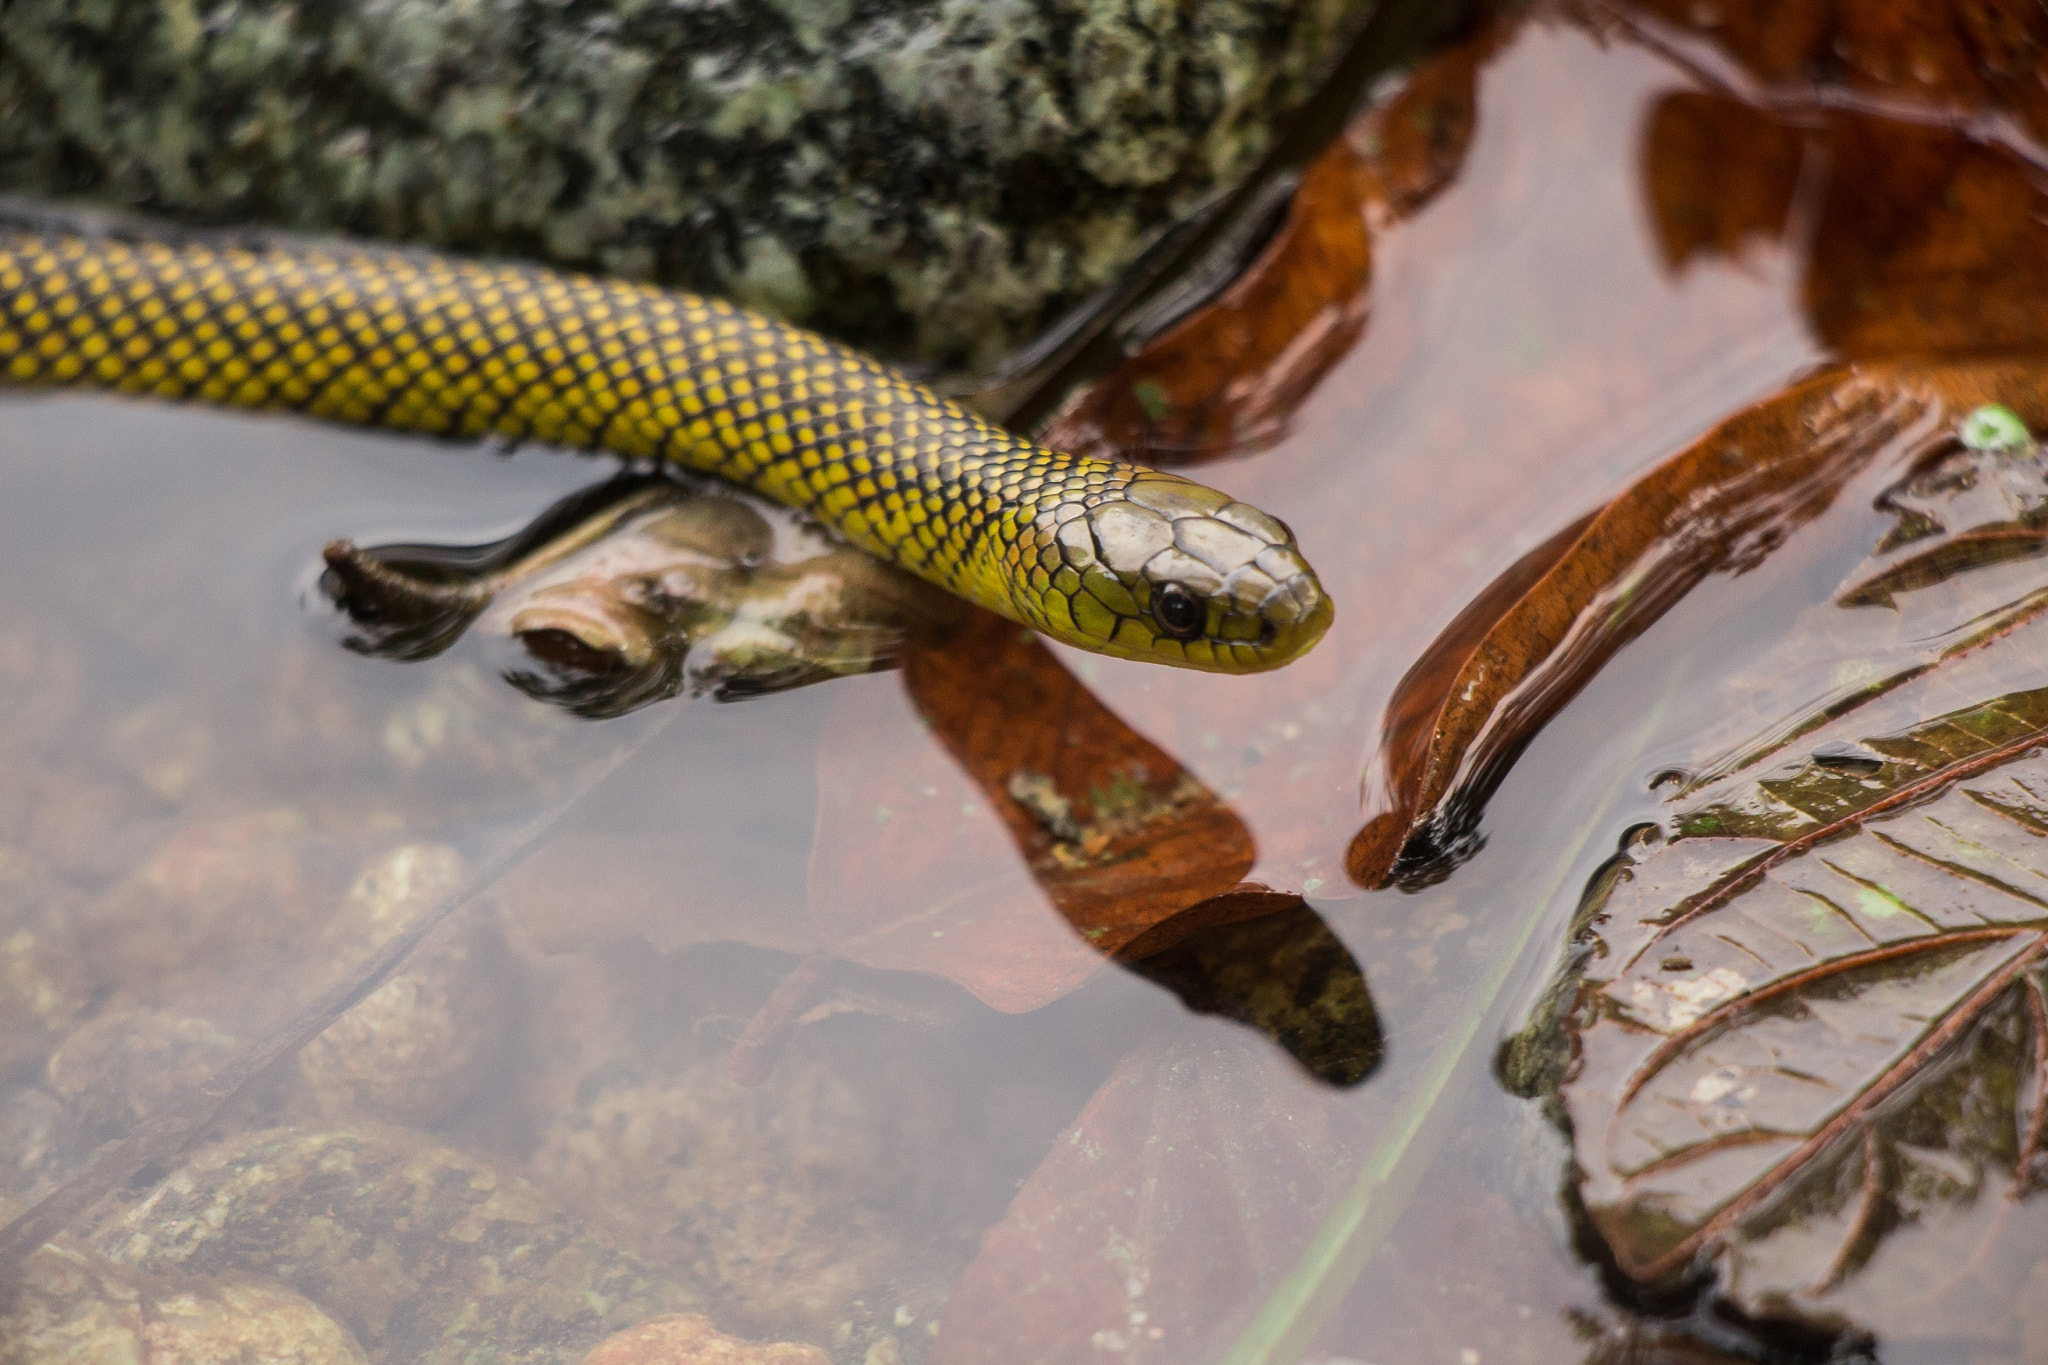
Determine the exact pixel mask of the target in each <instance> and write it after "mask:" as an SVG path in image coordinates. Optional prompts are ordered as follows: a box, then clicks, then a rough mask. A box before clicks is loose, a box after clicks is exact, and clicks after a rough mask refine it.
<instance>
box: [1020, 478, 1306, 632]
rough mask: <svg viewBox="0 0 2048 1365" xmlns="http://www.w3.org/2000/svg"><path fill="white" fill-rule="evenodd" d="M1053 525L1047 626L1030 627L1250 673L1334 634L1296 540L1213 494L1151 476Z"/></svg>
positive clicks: (1043, 595)
mask: <svg viewBox="0 0 2048 1365" xmlns="http://www.w3.org/2000/svg"><path fill="white" fill-rule="evenodd" d="M1047 520H1048V521H1049V522H1050V526H1049V527H1048V526H1047V525H1046V524H1045V523H1043V522H1042V523H1041V531H1044V530H1049V531H1050V538H1049V543H1046V544H1044V545H1043V548H1042V549H1041V550H1040V552H1039V564H1040V566H1041V567H1042V568H1043V569H1044V574H1043V575H1040V574H1033V575H1032V577H1033V579H1034V580H1038V581H1039V583H1040V584H1041V590H1040V593H1039V603H1042V604H1043V605H1042V606H1041V607H1040V612H1041V613H1042V615H1043V617H1044V618H1045V619H1043V620H1042V621H1034V622H1033V624H1035V625H1038V626H1039V627H1040V629H1042V630H1045V631H1046V632H1047V633H1049V634H1051V635H1053V636H1055V637H1056V638H1059V639H1063V640H1066V641H1068V642H1069V643H1071V644H1077V645H1080V646H1081V647H1083V648H1085V649H1092V650H1095V651H1097V652H1098V653H1102V654H1112V655H1115V656H1117V657H1119V658H1125V659H1142V660H1146V661H1148V662H1152V663H1170V664H1179V665H1181V666H1183V667H1186V668H1201V669H1208V670H1210V671H1212V672H1218V673H1252V672H1258V671H1260V670H1263V669H1268V668H1278V667H1279V666H1280V665H1281V664H1284V663H1287V662H1288V661H1289V660H1291V659H1294V658H1297V657H1298V656H1300V655H1301V654H1302V653H1304V652H1305V651H1306V650H1307V649H1308V648H1309V646H1311V645H1313V644H1314V643H1315V642H1316V641H1317V640H1319V639H1321V638H1322V634H1323V632H1324V631H1325V630H1327V629H1328V628H1329V625H1330V618H1331V615H1332V608H1331V605H1330V599H1329V597H1328V595H1327V594H1325V593H1324V592H1323V586H1322V584H1321V583H1319V582H1317V581H1316V575H1315V570H1313V569H1311V568H1309V566H1308V561H1307V560H1305V559H1303V558H1302V557H1301V551H1300V550H1299V549H1297V548H1296V547H1295V544H1294V533H1293V532H1292V531H1290V530H1288V529H1287V527H1286V526H1285V525H1283V524H1282V523H1281V522H1279V521H1277V520H1275V519H1274V518H1272V517H1269V516H1267V515H1266V514H1265V513H1264V512H1261V511H1259V510H1258V509H1257V508H1256V507H1252V506H1249V505H1247V504H1245V503H1241V502H1237V501H1234V500H1233V499H1231V498H1230V497H1229V496H1228V495H1227V494H1223V493H1218V492H1216V491H1215V490H1214V489H1210V488H1205V487H1203V486H1202V485H1200V484H1197V483H1190V482H1188V481H1187V480H1186V479H1181V478H1176V477H1174V476H1173V475H1171V474H1160V473H1156V472H1154V471H1152V470H1145V471H1142V472H1141V473H1139V474H1138V475H1137V476H1136V477H1134V478H1133V479H1132V480H1131V481H1130V482H1129V483H1127V484H1125V485H1124V486H1123V487H1122V488H1121V489H1120V490H1118V491H1115V492H1111V493H1109V494H1108V495H1107V496H1106V497H1105V498H1104V499H1103V500H1102V501H1100V502H1097V503H1095V504H1094V505H1093V506H1088V505H1085V504H1083V503H1081V502H1078V501H1076V502H1062V503H1060V504H1058V505H1057V506H1055V507H1053V508H1052V509H1051V510H1050V516H1049V518H1048V519H1047ZM1046 579H1049V580H1050V581H1049V584H1048V583H1046V581H1045V580H1046ZM1032 605H1039V604H1036V603H1035V604H1032Z"/></svg>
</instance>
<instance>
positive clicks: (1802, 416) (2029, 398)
mask: <svg viewBox="0 0 2048 1365" xmlns="http://www.w3.org/2000/svg"><path fill="white" fill-rule="evenodd" d="M2001 395H2007V396H2009V397H2010V401H2012V402H2013V403H2015V404H2017V405H2019V406H2020V407H2021V408H2022V409H2023V410H2024V411H2025V412H2026V413H2027V414H2028V417H2029V419H2030V420H2032V421H2034V422H2036V423H2039V422H2040V420H2041V418H2042V416H2043V408H2042V404H2041V401H2040V397H2039V390H2038V380H2037V378H2036V376H2035V375H2034V373H2033V371H2032V370H2031V369H2030V368H2028V367H2026V366H2021V365H1990V364H1987V365H1983V366H1975V367H1965V366H1958V367H1947V368H1916V367H1910V366H1902V365H1864V366H1856V367H1851V368H1846V369H1838V370H1830V371H1826V372H1824V373H1822V374H1819V375H1816V376H1815V377H1813V378H1811V379H1808V380H1806V381H1804V382H1802V383H1799V384H1796V385H1794V386H1793V387H1792V388H1790V389H1787V390H1786V391H1785V392H1784V393H1782V394H1780V395H1778V396H1777V397H1775V398H1772V399H1770V400H1768V401H1767V402H1764V403H1760V404H1758V405H1756V406H1755V407H1752V408H1750V409H1748V410H1747V411H1745V412H1741V413H1738V414H1737V415H1736V416H1734V417H1732V418H1730V419H1728V420H1727V421H1725V422H1723V423H1722V424H1721V425H1720V426H1718V427H1716V428H1715V429H1714V430H1713V431H1711V432H1709V433H1707V435H1705V436H1704V437H1702V438H1700V439H1699V440H1698V441H1696V442H1694V443H1693V444H1692V445H1691V446H1689V447H1688V448H1687V449H1685V450H1684V451H1682V452H1680V453H1679V454H1678V455H1676V456H1674V457H1672V458H1671V459H1670V460H1668V461H1666V462H1665V463H1664V464H1662V465H1660V466H1659V467H1657V468H1656V469H1654V470H1652V471H1651V472H1650V473H1649V474H1647V475H1645V476H1644V477H1643V478H1641V479H1639V480H1638V481H1637V482H1636V483H1635V484H1633V485H1632V486H1630V487H1629V488H1627V489H1626V490H1624V491H1623V492H1622V493H1621V494H1620V495H1619V496H1617V497H1616V498H1615V499H1614V500H1613V501H1612V502H1610V503H1609V504H1608V505H1607V506H1606V507H1605V508H1603V509H1601V510H1600V511H1599V512H1597V513H1595V514H1593V515H1592V516H1590V517H1588V518H1586V519H1585V520H1583V521H1580V522H1578V523H1575V524H1574V525H1572V526H1570V527H1567V528H1566V529H1565V530H1564V531H1562V532H1560V533H1559V534H1558V535H1556V536H1554V537H1553V538H1552V539H1551V540H1549V541H1548V542H1546V543H1545V544H1544V545H1542V546H1541V547H1539V548H1538V549H1536V550H1534V551H1532V552H1531V553H1530V554H1529V555H1527V556H1525V557H1524V558H1523V560H1522V562H1521V563H1519V564H1517V565H1516V566H1515V567H1514V568H1512V569H1510V570H1509V571H1508V572H1507V573H1506V574H1504V575H1503V576H1502V577H1501V578H1500V579H1499V580H1498V581H1497V582H1496V583H1495V584H1494V585H1493V586H1492V587H1491V588H1489V589H1488V590H1487V591H1486V592H1485V593H1482V594H1481V595H1480V597H1479V598H1477V599H1476V600H1475V601H1474V602H1473V603H1472V605H1471V606H1470V607H1468V608H1467V609H1466V610H1465V612H1464V613H1463V614H1461V615H1460V616H1459V617H1458V619H1457V620H1455V621H1454V622H1452V624H1451V626H1450V627H1449V628H1448V629H1447V630H1446V631H1445V632H1444V633H1443V634H1442V635H1441V636H1440V637H1438V639H1437V641H1436V643H1435V644H1434V645H1432V646H1431V647H1430V649H1429V650H1428V651H1426V652H1425V653H1424V654H1423V656H1422V658H1421V659H1420V660H1419V661H1417V663H1416V664H1415V666H1414V667H1413V668H1411V669H1410V670H1409V672H1408V675H1407V676H1406V677H1405V678H1403V679H1402V681H1401V684H1400V686H1399V687H1398V688H1397V689H1396V690H1395V694H1394V697H1393V699H1392V701H1391V702H1390V703H1389V705H1388V718H1387V722H1386V725H1385V728H1384V730H1383V732H1382V737H1381V745H1380V752H1379V755H1378V757H1377V759H1376V761H1375V763H1374V765H1373V767H1372V769H1371V770H1370V771H1369V772H1368V774H1367V779H1366V788H1367V791H1366V794H1367V799H1368V802H1369V803H1371V805H1372V806H1373V807H1374V808H1375V809H1374V810H1373V811H1372V813H1371V816H1370V818H1369V819H1368V821H1367V823H1366V824H1365V826H1364V828H1362V829H1361V830H1360V831H1359V833H1358V835H1357V836H1356V838H1354V839H1353V841H1352V843H1351V848H1350V851H1349V854H1348V855H1347V866H1348V869H1349V871H1350V873H1351V875H1352V877H1353V878H1354V879H1356V880H1357V881H1359V882H1360V883H1362V884H1364V885H1367V886H1379V885H1384V884H1386V883H1387V882H1388V881H1390V880H1392V879H1393V878H1395V877H1396V876H1407V875H1415V874H1417V873H1418V872H1425V871H1426V870H1428V869H1429V868H1430V867H1432V866H1433V865H1437V864H1440V863H1441V861H1442V860H1443V859H1444V858H1446V857H1447V856H1456V855H1457V854H1458V853H1460V852H1461V851H1463V849H1464V848H1466V847H1469V845H1470V842H1471V840H1472V838H1473V836H1474V831H1475V828H1476V825H1477V821H1478V817H1479V814H1480V810H1481V808H1482V807H1483V805H1484V803H1485V801H1486V799H1487V797H1488V796H1489V795H1490V794H1491V792H1492V789H1493V787H1494V786H1495V785H1497V784H1498V782H1499V780H1500V778H1501V777H1502V776H1503V775H1504V773H1505V771H1506V769H1507V767H1508V766H1509V765H1510V764H1511V763H1512V762H1513V760H1514V758H1515V756H1516V755H1517V754H1519V753H1520V751H1521V749H1522V747H1523V746H1524V745H1525V744H1527V743H1528V741H1529V739H1530V737H1531V736H1532V735H1533V734H1534V733H1535V731H1536V730H1538V729H1539V728H1540V727H1541V726H1542V725H1543V724H1544V722H1546V721H1547V720H1548V719H1549V718H1550V717H1551V716H1552V715H1554V714H1555V713H1556V711H1557V710H1558V708H1559V707H1560V706H1562V705H1563V704H1564V703H1565V702H1566V701H1568V700H1569V699H1570V698H1571V697H1572V696H1573V695H1574V694H1575V693H1576V692H1577V691H1578V690H1579V688H1580V687H1582V686H1584V684H1585V682H1586V681H1587V680H1588V679H1589V678H1590V677H1591V676H1592V674H1593V673H1594V672H1596V671H1597V670H1598V669H1599V667H1600V666H1601V664H1603V663H1604V662H1605V661H1606V660H1607V658H1608V657H1609V656H1611V655H1612V654H1613V653H1614V651H1615V650H1616V649H1618V648H1619V647H1620V646H1621V645H1623V644H1625V643H1626V642H1627V641H1628V640H1630V639H1631V638H1633V637H1634V636H1635V635H1637V634H1639V633H1640V632H1641V631H1642V630H1643V629H1644V628H1645V627H1646V626H1647V625H1648V624H1649V623H1650V622H1652V621H1654V620H1655V619H1656V618H1657V617H1658V616H1659V615H1660V614H1662V613H1663V611H1664V610H1665V609H1667V608H1668V607H1669V606H1670V605H1671V604H1672V603H1673V602H1675V601H1677V600H1678V599H1679V598H1680V597H1682V596H1683V595H1684V594H1685V593H1686V592H1688V591H1690V590H1691V588H1692V587H1693V585H1694V584H1696V583H1698V582H1699V580H1700V579H1701V578H1702V577H1704V576H1705V575H1707V574H1709V573H1712V572H1716V571H1729V572H1741V571H1744V570H1747V569H1750V568H1753V567H1754V566H1755V565H1757V564H1758V563H1760V562H1761V561H1762V560H1763V559H1764V558H1765V557H1766V556H1767V555H1768V554H1769V553H1770V552H1771V551H1772V549H1773V548H1775V547H1776V546H1777V545H1778V544H1779V543H1780V542H1781V541H1783V539H1784V538H1785V536H1786V535H1787V534H1789V533H1790V532H1791V531H1792V530H1793V529H1794V528H1796V527H1798V526H1800V525H1801V524H1803V523H1805V522H1807V521H1809V520H1811V519H1812V518H1813V517H1814V516H1816V515H1818V514H1819V513H1820V512H1821V511H1823V510H1824V509H1825V508H1826V507H1827V506H1828V505H1829V503H1830V502H1831V501H1832V500H1833V499H1834V497H1835V496H1836V494H1837V492H1838V491H1839V490H1840V489H1841V487H1842V486H1843V483H1844V481H1845V480H1847V479H1849V478H1850V477H1851V476H1852V475H1854V474H1855V473H1856V472H1857V471H1858V470H1859V469H1861V468H1863V467H1864V466H1865V465H1866V464H1867V463H1869V462H1870V461H1871V460H1873V459H1876V458H1878V457H1879V456H1881V455H1885V454H1886V453H1888V452H1889V453H1891V454H1892V455H1894V456H1898V455H1902V454H1911V453H1913V452H1916V451H1926V450H1929V449H1933V448H1935V446H1936V445H1938V444H1939V443H1941V442H1943V441H1946V440H1948V439H1949V438H1950V434H1951V433H1952V431H1953V427H1954V424H1955V422H1956V420H1957V419H1958V418H1960V417H1961V416H1962V415H1963V414H1964V413H1967V412H1970V411H1972V410H1974V409H1975V408H1977V407H1979V406H1981V405H1982V404H1983V403H1985V402H1988V401H1997V400H1998V399H1999V397H2000V396H2001Z"/></svg>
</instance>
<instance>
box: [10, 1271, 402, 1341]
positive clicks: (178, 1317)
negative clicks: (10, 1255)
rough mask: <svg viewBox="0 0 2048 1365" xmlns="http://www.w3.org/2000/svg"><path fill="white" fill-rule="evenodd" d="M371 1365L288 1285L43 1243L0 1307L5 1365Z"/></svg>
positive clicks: (337, 1326)
mask: <svg viewBox="0 0 2048 1365" xmlns="http://www.w3.org/2000/svg"><path fill="white" fill-rule="evenodd" d="M137 1362H175V1365H254V1363H257V1362H260V1365H365V1359H364V1356H363V1352H362V1350H361V1348H360V1347H358V1346H357V1345H356V1343H355V1341H354V1340H353V1339H352V1338H351V1337H350V1336H349V1333H348V1331H347V1329H346V1328H344V1327H342V1326H341V1325H340V1324H339V1323H337V1322H335V1321H334V1319H332V1318H330V1317H328V1316H327V1315H326V1314H325V1313H323V1312H321V1311H320V1309H319V1308H318V1307H316V1306H315V1305H313V1304H311V1303H309V1302H307V1301H306V1300H305V1299H303V1298H301V1297H300V1296H298V1295H297V1294H294V1293H292V1292H291V1291H290V1290H288V1289H286V1288H284V1287H283V1286H282V1285H277V1284H273V1283H268V1282H265V1281H262V1280H256V1279H250V1278H246V1277H230V1278H225V1279H220V1280H215V1281H211V1282H207V1283H201V1284H194V1283H192V1282H190V1281H188V1280H187V1281H178V1282H176V1283H160V1282H157V1281H154V1280H153V1279H152V1278H151V1277H148V1276H142V1275H136V1274H134V1273H133V1272H127V1271H123V1270H122V1269H120V1268H119V1267H116V1266H112V1265H109V1264H107V1263H106V1262H103V1261H101V1260H99V1259H98V1258H97V1257H93V1256H89V1255H85V1254H82V1253H79V1252H77V1251H75V1250H70V1249H66V1248H60V1247H55V1246H51V1247H45V1248H44V1249H43V1250H42V1251H41V1252H39V1253H37V1254H36V1255H35V1256H34V1257H33V1258H32V1259H31V1260H30V1261H29V1263H28V1268H27V1271H26V1272H25V1273H24V1275H23V1276H22V1278H21V1282H20V1284H19V1285H18V1286H17V1293H16V1295H15V1298H14V1301H13V1303H12V1305H11V1306H10V1307H9V1309H8V1310H7V1311H6V1312H5V1314H4V1315H0V1365H137Z"/></svg>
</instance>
